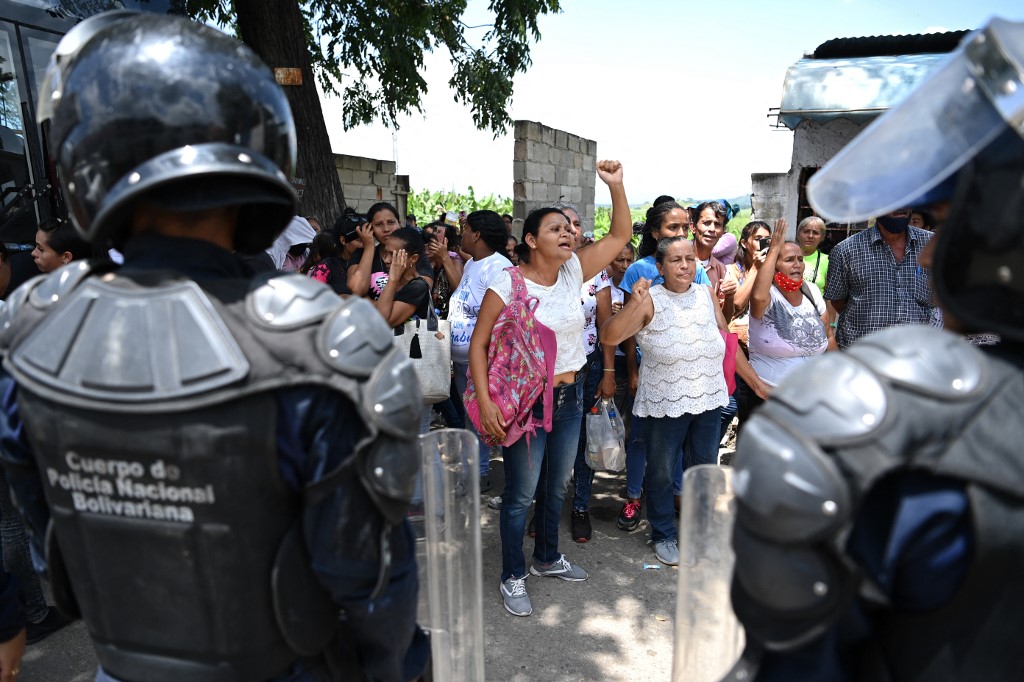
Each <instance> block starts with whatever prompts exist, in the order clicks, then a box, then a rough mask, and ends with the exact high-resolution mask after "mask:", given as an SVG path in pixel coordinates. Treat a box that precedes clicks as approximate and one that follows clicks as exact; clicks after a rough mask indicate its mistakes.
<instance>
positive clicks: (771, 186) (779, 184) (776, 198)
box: [750, 173, 789, 224]
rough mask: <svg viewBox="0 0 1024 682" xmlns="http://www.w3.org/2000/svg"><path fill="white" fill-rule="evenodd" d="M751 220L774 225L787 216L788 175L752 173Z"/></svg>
mask: <svg viewBox="0 0 1024 682" xmlns="http://www.w3.org/2000/svg"><path fill="white" fill-rule="evenodd" d="M750 185H751V188H752V189H753V192H752V193H751V195H750V207H751V209H752V211H751V218H753V219H754V220H764V221H766V222H768V224H773V223H774V221H775V220H776V219H777V218H781V217H782V216H784V215H786V208H787V202H788V191H789V174H788V173H751V174H750Z"/></svg>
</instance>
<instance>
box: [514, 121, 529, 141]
mask: <svg viewBox="0 0 1024 682" xmlns="http://www.w3.org/2000/svg"><path fill="white" fill-rule="evenodd" d="M529 129H530V122H529V121H526V120H523V119H520V120H518V121H516V122H515V124H514V127H513V128H512V136H513V137H514V138H515V139H517V140H522V139H526V136H527V134H528V133H527V131H528V130H529Z"/></svg>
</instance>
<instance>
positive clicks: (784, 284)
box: [773, 272, 804, 294]
mask: <svg viewBox="0 0 1024 682" xmlns="http://www.w3.org/2000/svg"><path fill="white" fill-rule="evenodd" d="M773 281H774V282H775V284H776V285H777V286H778V287H779V288H780V289H782V290H783V291H785V292H786V293H787V294H791V293H793V292H794V291H799V290H800V285H801V284H803V283H804V278H803V277H801V278H800V279H792V278H791V277H787V276H786V275H784V274H782V273H781V272H776V273H775V279H774V280H773Z"/></svg>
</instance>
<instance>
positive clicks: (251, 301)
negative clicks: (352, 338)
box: [246, 275, 379, 330]
mask: <svg viewBox="0 0 1024 682" xmlns="http://www.w3.org/2000/svg"><path fill="white" fill-rule="evenodd" d="M259 281H260V279H257V280H255V281H254V285H255V286H254V288H253V289H252V290H251V291H250V292H249V295H248V296H247V297H246V310H247V311H248V312H249V315H250V316H251V317H252V319H253V320H255V321H256V324H258V325H260V326H261V327H264V328H266V329H280V330H288V329H296V328H298V327H303V326H305V325H308V324H312V323H314V322H319V321H320V320H322V319H323V318H325V317H327V315H329V314H330V313H331V311H333V310H335V309H336V308H338V307H339V306H341V299H340V298H339V297H338V295H337V294H336V293H334V290H332V289H331V288H330V287H329V286H327V285H326V284H323V283H321V282H317V281H316V280H314V279H310V278H309V277H303V276H302V275H274V276H271V277H270V278H269V279H267V280H266V281H263V282H262V283H261V284H258V285H256V282H259ZM378 317H379V315H378Z"/></svg>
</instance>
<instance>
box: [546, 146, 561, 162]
mask: <svg viewBox="0 0 1024 682" xmlns="http://www.w3.org/2000/svg"><path fill="white" fill-rule="evenodd" d="M548 162H549V163H551V164H552V165H555V166H560V165H561V164H562V150H561V149H559V148H558V147H552V148H551V149H549V150H548Z"/></svg>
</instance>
